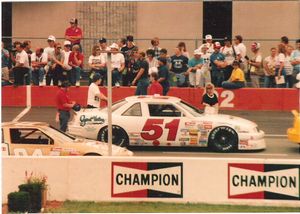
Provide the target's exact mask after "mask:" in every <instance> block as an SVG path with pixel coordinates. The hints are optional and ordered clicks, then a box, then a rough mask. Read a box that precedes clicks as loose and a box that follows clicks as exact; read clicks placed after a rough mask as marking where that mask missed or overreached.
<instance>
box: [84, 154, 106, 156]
mask: <svg viewBox="0 0 300 214" xmlns="http://www.w3.org/2000/svg"><path fill="white" fill-rule="evenodd" d="M83 156H102V155H100V154H98V153H86V154H84V155H83Z"/></svg>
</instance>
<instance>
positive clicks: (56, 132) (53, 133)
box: [46, 126, 76, 142]
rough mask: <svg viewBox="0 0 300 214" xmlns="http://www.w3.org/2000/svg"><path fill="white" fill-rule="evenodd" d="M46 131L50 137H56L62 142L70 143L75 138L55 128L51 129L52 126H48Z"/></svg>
mask: <svg viewBox="0 0 300 214" xmlns="http://www.w3.org/2000/svg"><path fill="white" fill-rule="evenodd" d="M46 130H47V131H49V135H50V134H51V137H54V136H55V137H58V138H60V139H61V141H62V142H70V141H74V140H75V139H76V138H74V137H72V136H70V135H68V134H66V133H64V132H62V131H60V130H58V129H57V128H55V127H53V126H49V127H47V129H46Z"/></svg>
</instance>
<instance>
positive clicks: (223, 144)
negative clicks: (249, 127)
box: [208, 126, 238, 152]
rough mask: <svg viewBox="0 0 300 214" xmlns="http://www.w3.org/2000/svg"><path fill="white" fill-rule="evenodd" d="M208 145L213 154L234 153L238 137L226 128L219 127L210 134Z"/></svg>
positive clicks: (230, 129)
mask: <svg viewBox="0 0 300 214" xmlns="http://www.w3.org/2000/svg"><path fill="white" fill-rule="evenodd" d="M208 145H209V147H210V148H211V149H213V150H214V151H215V152H234V151H236V150H237V149H238V135H237V133H236V132H235V131H234V130H233V129H232V128H230V127H228V126H219V127H216V128H215V129H213V130H212V131H211V132H210V134H209V138H208Z"/></svg>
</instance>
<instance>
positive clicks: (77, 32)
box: [65, 27, 82, 45]
mask: <svg viewBox="0 0 300 214" xmlns="http://www.w3.org/2000/svg"><path fill="white" fill-rule="evenodd" d="M65 35H66V36H80V35H82V30H81V29H80V28H79V27H75V28H72V27H69V28H67V29H66V32H65ZM70 42H71V43H72V45H74V44H79V43H80V39H77V40H75V41H70Z"/></svg>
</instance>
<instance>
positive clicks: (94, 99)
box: [87, 83, 100, 108]
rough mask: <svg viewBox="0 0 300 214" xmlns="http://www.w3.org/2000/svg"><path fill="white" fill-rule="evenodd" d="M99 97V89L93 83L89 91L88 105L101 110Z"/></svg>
mask: <svg viewBox="0 0 300 214" xmlns="http://www.w3.org/2000/svg"><path fill="white" fill-rule="evenodd" d="M96 95H97V96H96ZM99 95H100V90H99V87H98V86H97V85H96V84H95V83H91V84H90V86H89V90H88V99H87V104H88V105H91V106H94V107H96V108H99V107H100V98H99Z"/></svg>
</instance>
